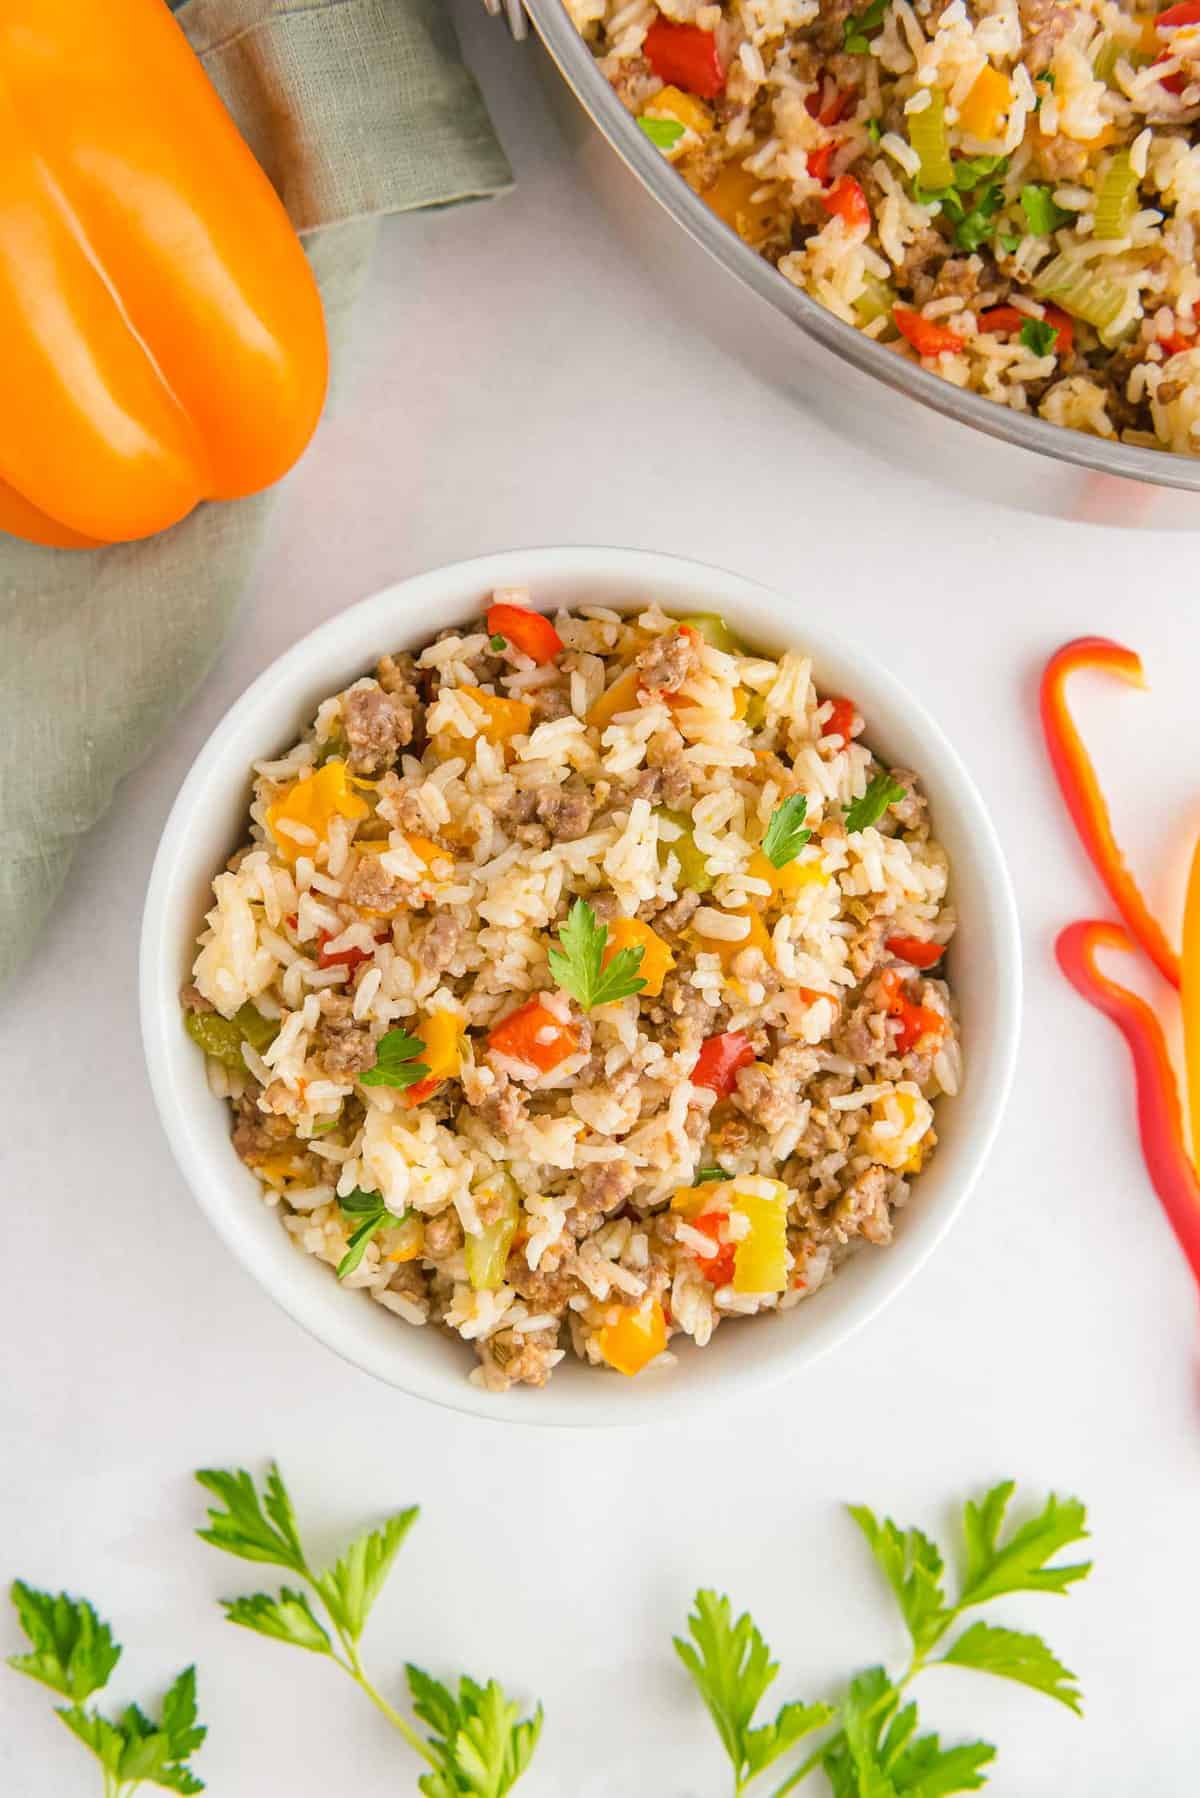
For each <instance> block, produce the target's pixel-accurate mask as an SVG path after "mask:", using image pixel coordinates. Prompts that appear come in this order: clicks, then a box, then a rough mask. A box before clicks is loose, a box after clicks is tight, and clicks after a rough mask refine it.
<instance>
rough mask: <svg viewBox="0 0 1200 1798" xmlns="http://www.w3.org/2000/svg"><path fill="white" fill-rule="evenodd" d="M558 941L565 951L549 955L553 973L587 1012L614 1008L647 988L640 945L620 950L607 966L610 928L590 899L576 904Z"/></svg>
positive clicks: (551, 952)
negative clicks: (605, 1007)
mask: <svg viewBox="0 0 1200 1798" xmlns="http://www.w3.org/2000/svg"><path fill="white" fill-rule="evenodd" d="M558 940H559V943H560V944H561V945H562V946H561V948H558V949H551V950H550V953H549V957H548V959H549V962H550V972H551V974H552V975H553V976H554V978H555V980H556V981H557V982H558V985H559V986H561V987H562V989H563V991H564V992H567V993H570V995H571V997H572V998H573V999H574V1000H576V1002H577V1003H578V1004H579V1005H580V1006H581V1007H582V1009H583V1010H584V1011H591V1010H592V1009H593V1007H594V1006H597V1005H612V1004H613V1003H614V1001H615V1000H617V999H625V998H628V996H629V995H630V994H631V993H640V992H641V990H642V988H643V987H644V986H645V984H646V982H645V981H644V980H643V979H641V978H640V976H639V974H638V969H639V968H640V967H641V965H642V956H643V955H644V954H645V950H644V949H643V948H642V946H641V944H640V943H639V944H638V945H637V947H636V948H629V949H618V950H617V952H616V954H615V955H611V956H610V957H609V958H608V961H607V963H605V962H604V948H605V944H606V943H607V941H608V927H607V925H605V924H601V923H598V922H597V919H596V914H595V912H594V911H593V910H592V908H591V906H590V905H589V904H588V902H587V900H586V899H576V900H575V902H574V904H573V905H572V906H571V909H570V911H569V912H568V913H567V921H566V923H565V924H564V925H563V927H562V929H561V930H560V931H559V933H558ZM602 964H603V965H602Z"/></svg>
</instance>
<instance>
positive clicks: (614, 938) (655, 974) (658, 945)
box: [600, 918, 675, 999]
mask: <svg viewBox="0 0 1200 1798" xmlns="http://www.w3.org/2000/svg"><path fill="white" fill-rule="evenodd" d="M622 949H640V950H641V951H642V960H641V965H640V966H639V968H638V975H639V977H640V978H641V979H642V980H644V981H645V982H646V984H645V986H644V987H642V989H641V993H640V997H641V998H643V999H657V998H658V995H659V994H660V993H661V992H662V989H663V981H664V980H665V979H666V977H667V975H668V974H669V973H670V972H671V969H672V968H673V967H674V966H675V957H674V956H673V955H672V954H671V951H670V950H669V949H668V947H667V945H666V944H665V943H664V942H663V940H662V938H661V937H660V936H657V935H656V934H655V933H654V931H653V930H651V928H650V926H649V924H643V923H642V920H641V919H640V918H615V919H614V920H613V922H612V923H611V924H610V925H609V927H608V941H607V942H606V944H605V946H604V954H603V956H602V957H601V959H600V966H601V967H602V968H604V967H607V966H608V964H609V962H610V961H611V960H612V958H613V956H614V955H616V954H618V953H619V951H620V950H622Z"/></svg>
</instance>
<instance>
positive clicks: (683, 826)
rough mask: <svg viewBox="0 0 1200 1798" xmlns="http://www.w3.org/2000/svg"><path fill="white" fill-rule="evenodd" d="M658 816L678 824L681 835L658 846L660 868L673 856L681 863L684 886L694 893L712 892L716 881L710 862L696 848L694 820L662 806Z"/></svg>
mask: <svg viewBox="0 0 1200 1798" xmlns="http://www.w3.org/2000/svg"><path fill="white" fill-rule="evenodd" d="M657 815H658V817H660V818H665V819H666V820H667V822H668V823H669V824H677V825H678V826H679V829H680V832H681V834H680V835H679V836H677V837H675V838H674V839H673V840H672V841H671V842H669V843H664V842H663V841H662V840H661V839H660V840H659V845H658V860H659V864H660V866H663V867H665V866H666V860H667V857H668V855H673V856H674V857H675V858H676V860H677V861H678V863H679V880H680V884H681V885H682V886H685V887H688V888H689V889H690V890H691V891H692V892H693V893H707V892H711V890H712V887H713V884H714V880H713V876H712V875H711V874H710V873H709V871H708V862H707V860H706V859H705V857H704V856H703V855H702V854H701V852H700V850H699V849H697V847H696V839H695V837H694V836H693V835H692V820H691V818H690V817H689V815H688V814H687V812H673V811H671V810H670V809H669V807H667V806H665V805H660V806H659V807H658V808H657Z"/></svg>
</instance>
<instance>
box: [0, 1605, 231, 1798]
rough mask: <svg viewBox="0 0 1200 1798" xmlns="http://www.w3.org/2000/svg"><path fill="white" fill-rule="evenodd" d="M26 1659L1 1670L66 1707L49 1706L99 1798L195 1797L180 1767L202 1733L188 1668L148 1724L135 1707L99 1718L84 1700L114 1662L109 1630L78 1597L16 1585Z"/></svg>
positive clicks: (187, 1772) (19, 1657)
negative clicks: (150, 1791) (84, 1756)
mask: <svg viewBox="0 0 1200 1798" xmlns="http://www.w3.org/2000/svg"><path fill="white" fill-rule="evenodd" d="M10 1596H11V1598H12V1602H13V1605H14V1607H15V1608H16V1613H17V1618H18V1620H19V1622H20V1625H21V1628H22V1630H23V1631H24V1632H25V1636H26V1639H27V1640H28V1642H29V1647H30V1653H28V1654H14V1655H12V1656H10V1658H9V1662H8V1664H9V1666H10V1667H12V1668H15V1670H16V1671H17V1672H18V1673H24V1674H26V1675H27V1676H28V1677H29V1678H30V1679H36V1680H37V1681H38V1682H39V1684H41V1685H43V1686H48V1687H49V1688H50V1690H51V1691H52V1692H58V1693H59V1694H60V1695H61V1696H62V1697H63V1698H66V1699H69V1700H70V1702H69V1703H68V1704H65V1705H61V1706H58V1707H56V1711H55V1714H56V1716H59V1717H61V1718H62V1720H63V1722H64V1723H65V1724H66V1726H67V1728H68V1729H69V1730H70V1731H71V1734H72V1735H73V1736H75V1737H77V1739H78V1740H79V1741H81V1742H82V1743H83V1745H84V1747H85V1748H88V1749H90V1750H91V1752H92V1753H93V1754H94V1755H95V1757H96V1759H97V1760H98V1761H99V1762H100V1766H101V1768H102V1769H103V1773H104V1787H103V1790H104V1798H128V1794H130V1793H132V1792H133V1791H134V1790H135V1789H136V1787H138V1786H140V1785H146V1784H149V1785H156V1786H161V1787H163V1788H164V1790H166V1791H168V1792H185V1793H186V1792H202V1791H203V1790H204V1781H203V1780H202V1779H198V1778H197V1777H196V1775H195V1774H194V1773H193V1772H192V1770H191V1768H190V1767H189V1766H188V1764H187V1763H188V1761H189V1759H190V1758H191V1756H192V1755H193V1754H195V1752H196V1750H197V1749H198V1748H199V1747H200V1745H201V1744H202V1742H203V1741H204V1738H205V1736H206V1735H207V1733H208V1731H207V1730H206V1729H205V1727H204V1725H203V1724H202V1723H198V1722H197V1720H196V1669H195V1668H194V1667H188V1668H186V1669H185V1670H184V1672H182V1673H181V1674H180V1675H179V1678H178V1679H177V1680H176V1681H175V1683H174V1685H173V1686H172V1687H171V1689H170V1691H169V1692H167V1694H166V1696H165V1697H164V1698H163V1701H162V1712H161V1715H160V1717H159V1719H158V1721H157V1722H156V1721H155V1720H154V1718H152V1717H148V1716H147V1715H146V1713H145V1711H143V1710H142V1709H141V1707H140V1706H139V1705H136V1704H129V1705H126V1707H125V1709H124V1710H123V1711H122V1712H121V1713H120V1715H119V1716H115V1717H106V1716H104V1715H103V1714H102V1713H101V1712H100V1711H98V1710H96V1709H95V1707H94V1706H93V1707H91V1708H87V1709H85V1705H86V1703H87V1700H88V1699H89V1698H91V1697H92V1696H93V1695H94V1694H95V1693H96V1692H99V1691H102V1690H103V1688H104V1687H105V1686H107V1684H108V1682H109V1680H110V1679H111V1677H112V1674H113V1670H114V1668H115V1667H116V1665H117V1662H118V1661H119V1660H120V1658H121V1649H120V1646H119V1644H118V1643H116V1642H114V1641H113V1634H112V1630H111V1629H110V1627H109V1625H108V1624H107V1623H105V1622H104V1621H103V1620H102V1619H101V1618H100V1617H99V1616H98V1615H97V1614H96V1611H95V1609H94V1607H93V1606H92V1605H90V1604H89V1603H88V1601H87V1600H86V1599H85V1598H71V1597H69V1596H68V1595H67V1593H65V1592H59V1593H58V1594H57V1595H56V1594H54V1593H52V1592H39V1591H36V1590H35V1589H34V1587H32V1586H27V1585H26V1584H25V1583H24V1581H23V1580H16V1581H14V1583H13V1586H12V1590H11V1593H10Z"/></svg>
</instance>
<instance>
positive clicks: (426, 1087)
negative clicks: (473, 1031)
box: [404, 1011, 466, 1105]
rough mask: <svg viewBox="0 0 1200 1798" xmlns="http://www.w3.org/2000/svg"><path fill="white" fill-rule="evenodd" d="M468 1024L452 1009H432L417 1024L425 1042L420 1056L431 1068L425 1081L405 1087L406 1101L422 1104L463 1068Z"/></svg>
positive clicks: (419, 1033)
mask: <svg viewBox="0 0 1200 1798" xmlns="http://www.w3.org/2000/svg"><path fill="white" fill-rule="evenodd" d="M465 1029H466V1025H465V1024H464V1023H463V1020H462V1019H461V1018H460V1017H459V1016H458V1013H457V1012H453V1011H431V1012H430V1013H429V1016H428V1017H427V1018H426V1019H425V1020H424V1022H423V1023H421V1024H419V1025H418V1026H417V1030H416V1035H417V1036H418V1037H419V1039H420V1040H421V1042H423V1043H424V1045H425V1050H424V1053H423V1054H422V1055H420V1056H418V1057H417V1059H418V1060H419V1061H421V1062H422V1063H423V1064H424V1065H425V1067H427V1068H428V1069H429V1072H428V1074H426V1075H425V1077H424V1079H423V1080H418V1081H417V1082H416V1084H415V1085H413V1086H410V1087H408V1088H406V1090H405V1093H404V1103H405V1104H406V1105H419V1104H420V1103H421V1101H422V1100H423V1099H428V1098H429V1096H430V1094H431V1093H434V1092H436V1091H437V1089H438V1087H439V1086H440V1085H441V1084H442V1081H443V1080H452V1079H453V1078H454V1077H455V1075H456V1074H457V1073H458V1072H459V1070H460V1069H461V1067H462V1041H463V1032H464V1030H465Z"/></svg>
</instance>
